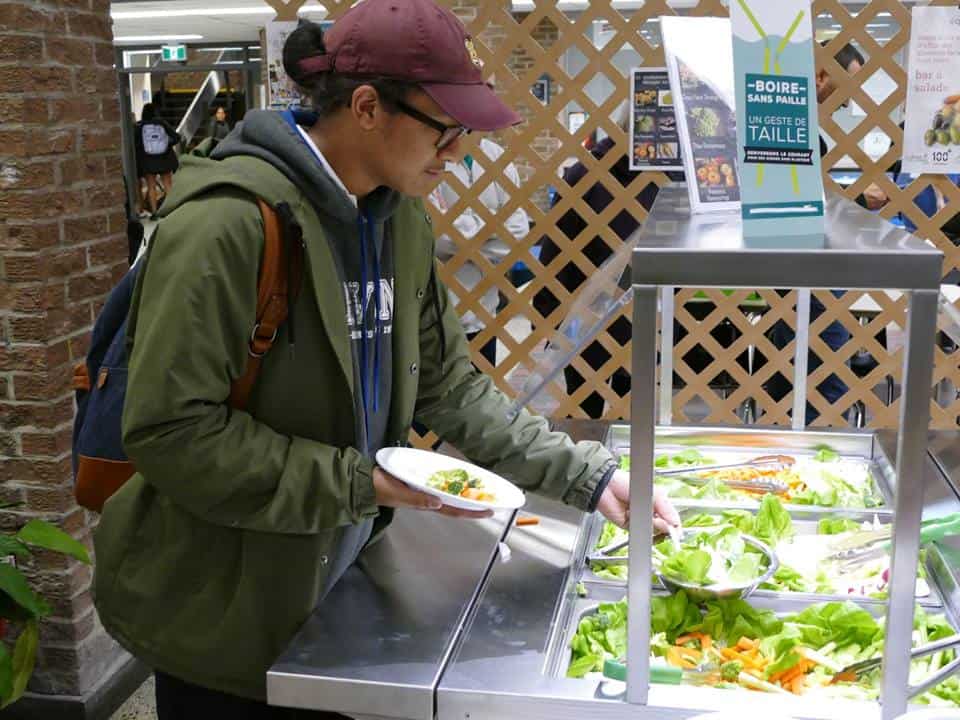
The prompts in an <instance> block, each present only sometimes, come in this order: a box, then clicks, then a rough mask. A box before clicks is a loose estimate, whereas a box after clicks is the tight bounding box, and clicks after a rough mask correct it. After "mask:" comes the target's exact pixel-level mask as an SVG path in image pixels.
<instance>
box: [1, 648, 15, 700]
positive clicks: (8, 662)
mask: <svg viewBox="0 0 960 720" xmlns="http://www.w3.org/2000/svg"><path fill="white" fill-rule="evenodd" d="M12 695H13V656H12V655H11V654H10V651H9V650H8V649H7V646H6V644H5V643H3V641H0V708H2V707H4V706H6V705H8V704H9V703H10V702H12V700H10V698H11V696H12Z"/></svg>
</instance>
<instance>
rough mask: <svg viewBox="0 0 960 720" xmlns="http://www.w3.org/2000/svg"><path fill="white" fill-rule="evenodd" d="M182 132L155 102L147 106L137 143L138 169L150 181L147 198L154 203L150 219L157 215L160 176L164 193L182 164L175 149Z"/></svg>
mask: <svg viewBox="0 0 960 720" xmlns="http://www.w3.org/2000/svg"><path fill="white" fill-rule="evenodd" d="M178 142H180V135H179V134H178V133H177V131H176V130H174V129H173V128H171V127H170V125H169V124H168V123H167V121H166V120H164V119H163V118H161V117H160V116H159V115H157V110H156V108H155V107H154V105H153V103H147V104H146V105H144V106H143V112H141V113H140V122H138V123H137V126H136V130H135V132H134V144H135V146H136V154H137V169H138V172H139V174H140V176H141V177H142V178H143V179H144V180H145V181H146V183H147V202H148V204H149V206H150V219H151V220H156V219H157V208H158V207H159V203H158V199H157V180H158V179H159V180H160V181H161V182H162V183H163V190H164V197H166V196H168V195H169V194H170V190H171V189H172V188H173V174H174V173H175V172H176V171H177V168H178V167H179V166H180V161H179V160H178V159H177V153H176V150H175V146H176V144H177V143H178Z"/></svg>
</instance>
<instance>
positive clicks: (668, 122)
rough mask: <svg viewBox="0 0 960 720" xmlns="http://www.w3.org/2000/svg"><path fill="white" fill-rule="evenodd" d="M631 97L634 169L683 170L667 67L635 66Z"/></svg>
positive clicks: (631, 72) (631, 136)
mask: <svg viewBox="0 0 960 720" xmlns="http://www.w3.org/2000/svg"><path fill="white" fill-rule="evenodd" d="M630 97H631V98H633V106H632V109H631V113H630V169H631V170H654V171H667V170H683V164H682V162H681V160H680V135H679V133H678V131H677V119H676V115H675V113H674V104H673V91H672V90H670V75H669V74H668V73H667V69H666V68H633V69H632V70H631V71H630Z"/></svg>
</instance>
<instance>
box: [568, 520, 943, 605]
mask: <svg viewBox="0 0 960 720" xmlns="http://www.w3.org/2000/svg"><path fill="white" fill-rule="evenodd" d="M699 512H700V511H698V510H694V509H686V510H682V511H681V512H680V514H681V517H684V516H691V515H696V514H698V513H699ZM709 512H717V514H719V513H720V512H721V511H719V510H718V511H712V510H711V511H709ZM818 516H819V517H818V518H798V517H794V523H793V525H794V528H795V529H796V531H797V535H799V536H804V535H817V523H818V522H819V519H822V517H823V516H822V515H819V514H818ZM835 517H848V516H847V515H844V514H840V513H838V514H836V515H835ZM604 522H605V520H604V518H603V516H602V515H600V514H594V515H591V516H588V517H586V518H585V519H584V527H585V535H586V537H587V542H586V543H585V551H584V553H583V555H581V556H580V558H579V564H580V565H582V571H581V572H580V573H579V581H580V582H583V583H586V584H588V585H589V586H592V585H609V586H613V587H618V588H620V589H621V592H626V587H627V583H626V580H615V579H613V578H606V577H600V576H598V575H597V574H596V573H595V572H594V571H593V569H592V568H591V567H590V562H589V561H588V556H589V555H590V554H591V553H593V552H594V551H595V548H596V545H597V540H598V539H599V538H600V533H601V532H602V531H603V526H604ZM925 570H926V572H927V584H928V585H929V586H930V595H928V596H924V597H918V598H917V603H919V604H920V605H922V606H923V607H925V608H940V607H943V605H944V602H943V598H942V597H941V594H940V590H939V587H944V586H946V587H956V586H957V582H956V580H955V579H954V577H953V574H952V572H951V571H950V570H949V569H948V566H947V564H946V563H945V562H944V560H943V558H942V556H941V554H940V551H939V549H938V548H937V547H935V546H933V545H931V546H928V547H927V558H926V564H925ZM654 587H655V588H660V587H661V586H660V585H659V583H655V584H654ZM776 597H787V598H790V599H791V600H792V599H797V600H800V601H802V602H805V603H807V604H810V603H816V602H833V601H843V600H852V601H854V602H857V603H858V604H862V605H864V606H865V607H866V606H874V605H876V606H878V607H881V608H882V607H884V606H886V600H881V599H877V598H869V597H865V596H862V595H841V594H832V593H802V592H789V591H777V590H763V589H758V590H755V591H754V592H753V594H751V596H750V598H751V599H753V598H776ZM958 599H960V596H958Z"/></svg>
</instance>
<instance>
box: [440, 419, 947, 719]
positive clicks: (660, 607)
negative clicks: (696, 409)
mask: <svg viewBox="0 0 960 720" xmlns="http://www.w3.org/2000/svg"><path fill="white" fill-rule="evenodd" d="M628 430H629V429H628V428H625V427H616V426H615V427H614V428H612V430H611V433H610V445H611V449H613V450H614V451H623V450H625V447H626V443H625V442H624V438H627V437H629V433H628ZM894 440H895V436H893V435H892V434H889V433H881V434H879V435H867V434H846V433H843V434H837V433H812V432H806V433H793V432H769V431H757V430H739V429H730V430H716V431H702V430H699V429H698V430H688V429H682V428H659V429H658V432H657V436H656V442H657V458H658V464H659V465H661V466H662V467H666V465H667V464H674V463H676V462H679V461H680V460H679V458H686V460H688V461H696V462H698V463H703V462H705V461H708V460H709V461H711V462H712V461H715V460H718V459H720V458H724V457H729V456H731V455H736V454H738V453H740V454H743V453H748V454H749V453H750V452H753V453H757V452H763V453H772V452H775V453H780V454H784V455H791V456H793V457H795V459H796V461H797V464H798V465H799V464H801V463H810V464H814V463H820V464H824V465H832V466H834V467H835V468H836V469H837V471H839V472H842V471H843V470H844V469H846V468H847V467H865V468H867V471H868V475H869V477H870V479H871V480H872V481H873V485H874V487H875V488H876V490H877V491H878V492H879V493H880V495H879V496H878V497H877V498H875V500H876V501H877V504H876V506H875V507H874V508H873V509H869V510H868V509H866V508H865V507H863V506H861V507H836V506H827V505H823V506H802V505H795V504H788V503H782V502H781V501H780V500H779V499H777V498H776V496H773V495H770V494H767V495H765V496H764V497H763V499H762V500H759V501H758V500H753V501H749V500H746V499H741V500H737V501H731V500H730V499H717V500H711V499H708V498H696V499H691V500H689V502H687V500H686V499H685V498H683V497H682V496H683V495H684V492H683V491H682V490H681V489H680V488H679V487H676V488H675V490H676V492H675V493H674V498H675V502H676V503H677V504H678V505H681V506H683V509H682V511H681V514H682V516H683V518H684V521H685V527H686V528H688V529H689V530H693V529H694V528H695V527H700V528H703V529H705V531H706V532H707V533H708V534H710V535H711V536H714V537H716V536H718V535H719V536H724V535H726V539H729V536H730V535H732V534H733V533H735V532H739V531H740V530H741V529H743V530H745V531H748V532H746V534H748V535H756V536H760V537H762V538H763V540H764V542H765V543H766V544H767V545H769V546H770V547H772V548H773V549H774V550H775V552H776V554H777V556H778V557H779V562H780V567H779V570H778V571H777V573H776V574H775V575H773V577H772V579H771V582H769V583H767V584H765V585H761V586H760V587H759V588H758V589H757V590H756V591H755V592H753V593H752V594H751V595H749V597H747V598H746V599H739V598H737V597H729V598H725V597H719V598H713V599H707V600H705V601H703V602H697V601H696V600H694V599H693V598H691V597H689V596H688V594H687V592H685V591H680V592H673V593H667V592H666V591H665V590H663V589H662V583H661V580H660V579H658V578H656V577H655V578H653V579H652V583H653V587H654V588H655V590H654V597H653V598H652V601H651V602H652V610H651V652H652V656H653V659H652V660H651V668H652V669H651V682H652V683H653V684H652V685H651V688H650V697H649V703H648V704H649V706H650V708H649V710H647V709H646V708H642V707H636V706H631V705H629V704H627V703H624V702H623V701H624V689H625V686H624V684H623V682H621V680H622V679H623V672H624V671H623V665H622V660H623V658H624V655H625V652H626V643H627V634H626V623H627V606H626V601H625V595H626V584H625V579H626V578H625V573H624V571H625V569H626V565H623V564H616V563H609V562H603V561H598V560H596V559H595V558H596V557H597V549H598V546H599V547H603V546H609V545H610V544H615V543H616V540H617V538H619V537H621V536H622V535H623V534H624V533H623V531H620V530H619V529H615V528H612V526H608V525H607V524H606V523H605V521H604V520H603V518H602V517H601V516H598V515H594V516H589V517H584V518H583V520H582V522H577V521H576V518H575V517H573V516H572V515H571V514H569V513H565V512H564V511H563V509H560V508H555V507H554V506H547V505H544V504H540V503H536V501H535V504H534V507H536V509H537V511H538V512H542V513H544V514H548V513H549V514H550V521H549V522H545V523H541V525H540V526H536V527H532V528H530V527H512V528H511V529H510V532H509V533H508V535H507V538H506V542H507V544H508V545H509V546H510V548H511V551H512V553H511V555H512V557H511V560H510V562H508V563H498V564H495V565H494V567H493V568H492V570H491V573H490V577H489V579H488V581H487V583H486V586H485V588H484V589H483V592H482V593H481V595H480V597H479V600H478V604H477V607H476V609H475V610H474V611H473V613H472V616H471V618H470V620H469V622H468V625H467V629H466V632H465V634H464V637H463V639H462V641H461V642H460V643H459V646H458V648H457V649H456V650H455V652H454V653H453V655H452V656H451V661H450V664H449V666H448V668H447V670H446V671H445V672H444V674H443V677H442V680H441V683H440V687H439V689H438V694H437V709H438V717H439V718H442V719H445V720H447V719H448V720H452V719H454V718H457V719H458V720H466V719H467V718H469V720H477V719H483V720H486V719H487V718H489V719H490V720H492V719H493V718H511V717H512V718H521V717H523V718H527V717H530V718H544V719H546V718H567V717H569V718H574V717H598V718H605V717H609V718H629V717H644V716H645V715H644V714H643V713H645V712H650V713H651V714H650V715H649V716H650V717H654V716H655V717H658V718H661V717H662V718H689V717H693V716H695V715H698V714H700V713H702V712H706V711H709V710H714V711H716V710H736V709H738V708H740V709H742V707H743V703H744V701H745V699H746V700H747V701H748V702H749V703H750V706H751V712H750V715H749V716H750V717H767V716H769V717H774V718H781V717H795V718H839V717H857V718H861V717H879V706H877V705H876V704H875V703H869V704H868V703H864V702H863V701H864V700H874V699H876V698H877V697H878V695H879V692H880V685H879V673H878V670H877V668H876V666H874V667H868V669H867V670H866V671H860V672H854V673H851V674H846V675H844V674H842V671H843V670H844V669H845V668H847V667H848V666H850V665H852V664H854V663H856V662H858V661H862V660H868V659H871V658H874V657H877V656H879V655H880V654H881V653H882V648H883V640H884V631H883V615H884V612H885V609H886V602H885V600H886V587H885V584H884V579H883V578H884V575H885V574H886V564H888V562H889V558H888V555H887V554H886V552H885V551H884V547H883V540H882V539H881V540H880V542H879V543H877V542H874V543H873V545H872V546H870V547H869V549H865V548H860V546H857V545H854V544H853V543H852V542H851V541H853V540H857V539H858V536H860V537H861V538H862V537H863V536H864V535H865V534H866V535H867V536H868V537H866V538H863V539H874V538H875V537H876V536H877V535H876V531H877V530H879V531H881V534H880V535H879V536H880V537H881V538H882V537H883V536H882V530H883V528H884V526H886V525H888V521H889V517H888V516H885V514H884V510H883V506H884V504H885V503H886V502H887V501H888V499H889V493H890V490H891V484H892V483H893V482H894V479H893V477H892V474H891V470H890V468H891V467H892V466H893V465H894V460H895V442H894ZM667 485H669V486H670V487H675V486H674V485H673V483H672V481H671V482H670V483H667ZM910 489H911V490H912V491H915V492H922V495H923V498H924V521H925V522H926V523H927V525H928V526H931V527H938V528H946V530H945V532H949V533H951V534H953V533H955V532H956V530H955V529H954V527H953V525H951V524H950V523H954V524H955V523H956V517H954V514H955V513H960V500H958V496H957V494H956V492H955V491H954V490H953V488H952V486H951V484H950V483H949V482H948V480H947V478H946V477H945V476H944V474H943V473H942V472H940V470H939V468H938V467H937V466H936V465H935V464H934V463H933V462H932V461H929V460H928V461H927V462H926V464H925V467H924V473H923V477H922V478H917V479H915V480H914V481H913V482H912V483H911V484H910ZM958 517H960V516H958ZM938 521H940V522H939V523H938ZM722 539H723V538H722ZM722 539H721V540H722ZM611 541H612V542H611ZM844 541H846V542H844ZM671 542H672V541H671V540H669V539H664V540H660V541H658V542H657V543H656V544H655V553H656V552H658V548H661V547H662V546H669V545H670V544H671ZM547 547H549V548H551V551H552V559H551V558H549V557H548V558H547V559H544V552H543V549H544V548H547ZM681 547H682V548H685V543H684V544H683V545H682V546H681ZM837 547H843V548H847V549H849V548H850V547H858V552H862V553H863V555H866V554H867V552H869V557H864V559H863V560H862V561H858V562H855V563H853V564H852V567H851V566H850V565H849V564H848V563H847V560H848V558H842V559H839V558H838V559H837V560H834V559H832V558H829V556H830V555H833V554H836V553H838V552H841V551H838V550H835V549H834V548H837ZM666 550H667V548H664V552H666ZM683 552H685V549H681V550H679V551H677V552H675V553H674V556H676V555H680V554H682V553H683ZM564 553H569V555H568V556H567V561H566V562H563V561H561V560H560V558H561V557H562V556H563V554H564ZM667 554H669V553H667ZM746 554H749V552H748V553H746ZM923 554H924V558H925V561H924V563H923V564H922V565H921V570H920V572H919V573H918V578H917V611H916V622H915V632H914V640H915V644H917V645H925V644H927V643H929V642H932V641H936V640H939V639H942V638H946V637H950V636H952V635H953V634H954V633H955V628H956V627H958V626H957V621H958V619H960V615H958V611H960V605H958V602H960V595H958V590H957V588H958V586H957V572H958V570H960V566H957V565H956V564H952V562H951V560H952V559H951V558H950V557H949V556H948V555H947V554H946V553H944V552H942V551H941V541H939V540H937V541H931V542H929V543H927V544H925V545H924V550H923ZM599 565H602V567H598V566H599ZM660 572H661V573H663V572H665V570H664V566H661V569H660ZM687 572H688V577H687V578H686V579H687V580H688V581H689V580H691V579H692V578H691V577H689V575H690V574H696V573H697V572H699V568H687ZM954 657H955V655H954V651H953V650H952V649H946V650H941V651H937V652H933V653H931V654H930V655H927V656H924V657H922V658H918V659H917V660H915V661H914V663H913V667H912V669H911V682H912V684H914V685H917V684H919V683H922V682H923V681H924V680H925V679H926V678H928V677H930V676H931V675H932V674H933V673H935V672H936V671H937V670H939V669H940V668H943V667H946V666H947V665H949V664H950V663H951V662H953V661H954ZM838 676H839V677H838ZM746 692H750V693H751V694H750V695H749V696H748V697H747V698H745V697H744V693H746ZM917 702H920V703H923V704H932V705H943V706H951V707H952V706H955V705H957V704H960V680H958V679H956V678H952V677H951V678H949V679H946V680H945V681H943V682H941V683H938V684H937V685H936V686H935V687H933V688H931V689H929V690H927V691H926V692H925V693H924V694H922V695H921V696H920V697H919V698H918V700H917Z"/></svg>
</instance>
